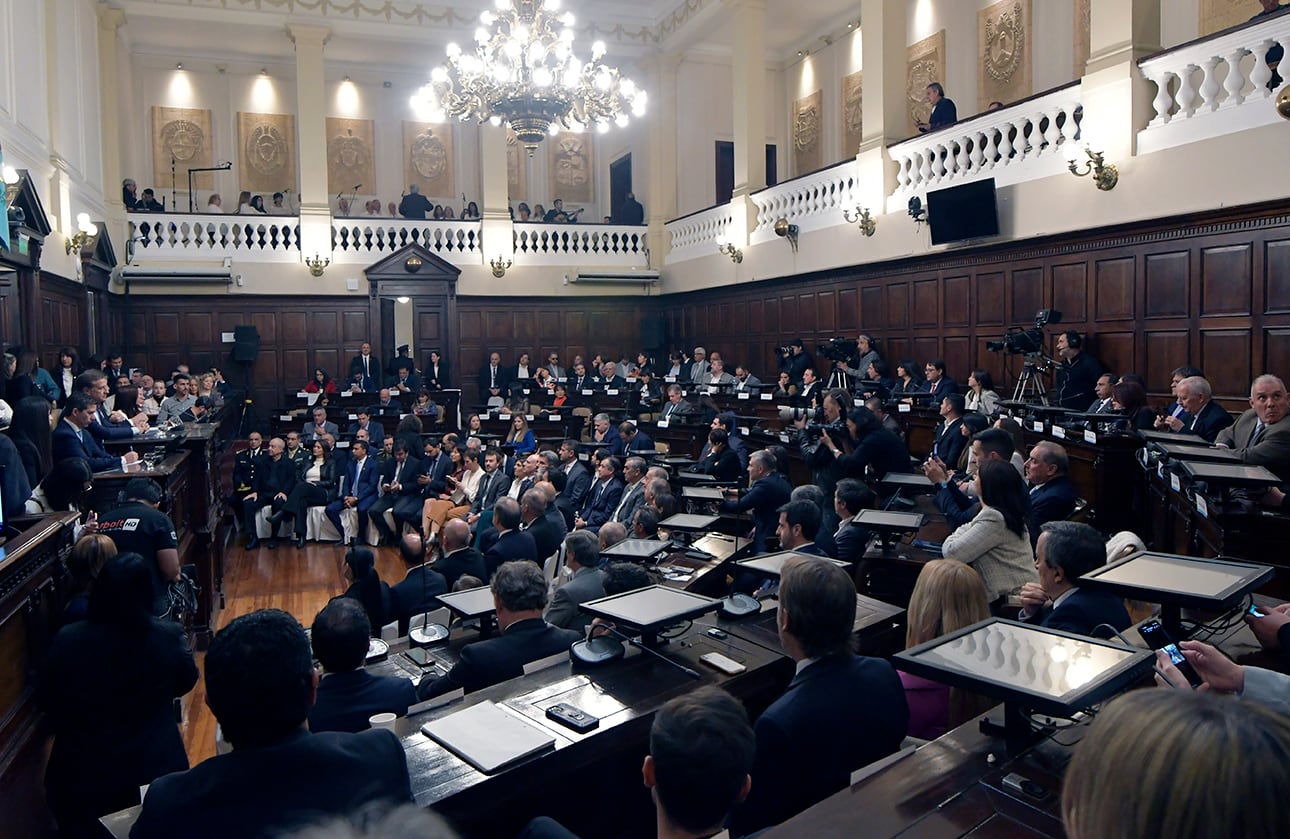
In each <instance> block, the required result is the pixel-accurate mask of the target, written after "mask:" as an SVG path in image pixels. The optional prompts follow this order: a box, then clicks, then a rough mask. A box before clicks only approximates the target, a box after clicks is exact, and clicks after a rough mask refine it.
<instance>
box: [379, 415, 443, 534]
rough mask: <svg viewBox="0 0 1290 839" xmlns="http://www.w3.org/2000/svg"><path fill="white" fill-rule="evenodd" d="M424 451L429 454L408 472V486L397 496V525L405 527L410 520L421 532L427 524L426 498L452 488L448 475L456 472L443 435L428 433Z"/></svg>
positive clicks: (433, 496) (395, 514) (395, 519)
mask: <svg viewBox="0 0 1290 839" xmlns="http://www.w3.org/2000/svg"><path fill="white" fill-rule="evenodd" d="M397 447H398V444H397V443H396V444H395V448H396V449H397ZM422 453H423V454H424V455H425V457H423V458H422V459H421V460H418V461H417V462H416V466H415V467H414V468H413V469H412V471H411V472H408V473H407V475H408V477H407V484H408V486H407V487H406V491H404V492H400V494H399V497H398V498H397V499H395V502H394V508H393V509H394V526H395V527H396V528H400V529H401V528H402V527H403V525H404V524H406V525H408V526H409V527H411V528H412V529H413V530H415V531H416V532H418V533H420V532H421V528H422V526H423V521H422V518H421V512H422V510H424V509H425V502H426V501H427V500H428V499H431V498H438V497H439V496H440V495H441V494H443V493H446V492H447V491H448V475H449V474H451V472H452V458H451V457H449V455H448V453H447V452H445V451H444V450H443V440H442V439H441V438H439V437H427V438H426V440H425V445H424V447H423V448H422Z"/></svg>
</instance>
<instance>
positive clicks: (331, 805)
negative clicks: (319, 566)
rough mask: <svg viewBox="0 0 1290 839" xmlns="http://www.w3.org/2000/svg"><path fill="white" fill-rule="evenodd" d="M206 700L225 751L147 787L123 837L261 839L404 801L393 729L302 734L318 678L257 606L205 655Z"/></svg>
mask: <svg viewBox="0 0 1290 839" xmlns="http://www.w3.org/2000/svg"><path fill="white" fill-rule="evenodd" d="M205 671H206V703H207V705H209V706H210V709H211V711H212V712H213V713H214V714H215V718H216V719H217V720H218V721H219V724H220V728H221V730H222V731H223V733H224V738H225V739H226V740H227V741H228V742H229V743H231V744H232V746H233V751H232V752H231V753H230V754H223V755H216V756H215V757H211V758H208V759H207V760H205V761H203V762H201V763H199V764H198V765H196V766H194V767H193V768H192V769H190V770H188V771H187V772H176V773H174V774H171V775H166V776H164V777H162V778H158V779H157V780H156V781H153V783H152V786H151V787H150V788H149V789H148V795H147V796H146V797H145V798H144V801H143V809H142V811H141V812H140V813H139V818H138V820H137V821H135V823H134V827H133V828H132V829H131V831H130V835H131V836H132V837H134V839H153V837H170V836H174V835H175V825H178V824H182V825H184V827H183V833H184V835H185V836H190V837H197V838H198V839H205V837H210V839H223V838H224V837H228V836H266V835H270V834H273V835H277V834H279V833H284V832H289V831H291V830H292V829H293V828H297V827H300V826H302V825H304V824H307V823H310V822H314V821H317V820H319V819H323V818H327V817H328V816H333V815H337V816H339V815H348V814H350V813H353V812H355V811H356V810H358V809H359V808H361V807H362V806H364V805H365V804H368V803H371V802H378V801H379V802H391V803H394V804H401V803H404V802H408V803H410V802H411V801H412V789H411V784H410V783H409V780H408V766H407V759H406V757H405V756H404V752H403V746H402V744H400V743H399V738H398V737H397V736H396V735H395V734H394V732H392V731H386V730H376V731H364V732H362V733H361V734H348V733H341V732H321V733H318V734H311V733H309V730H308V729H307V728H306V727H305V719H306V716H307V714H308V712H309V707H310V706H311V705H313V703H314V698H315V696H316V692H317V686H318V677H317V674H316V673H315V672H314V665H313V659H312V656H311V655H310V651H309V638H308V637H306V635H305V631H304V629H303V628H301V626H300V622H299V621H298V620H296V618H294V617H292V616H291V615H289V614H287V613H286V612H283V611H279V610H277V609H265V610H261V611H257V612H252V613H251V614H249V615H243V616H242V617H239V618H236V619H235V620H233V621H232V622H230V623H229V624H228V626H226V627H224V629H222V630H220V632H219V633H218V634H217V635H216V636H215V639H214V640H213V641H212V642H211V646H210V649H209V650H208V651H207V653H206V662H205Z"/></svg>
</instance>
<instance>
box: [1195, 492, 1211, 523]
mask: <svg viewBox="0 0 1290 839" xmlns="http://www.w3.org/2000/svg"><path fill="white" fill-rule="evenodd" d="M1196 512H1198V513H1200V514H1201V515H1202V516H1204V517H1205V518H1209V502H1208V501H1206V500H1205V496H1203V495H1201V494H1200V493H1197V494H1196Z"/></svg>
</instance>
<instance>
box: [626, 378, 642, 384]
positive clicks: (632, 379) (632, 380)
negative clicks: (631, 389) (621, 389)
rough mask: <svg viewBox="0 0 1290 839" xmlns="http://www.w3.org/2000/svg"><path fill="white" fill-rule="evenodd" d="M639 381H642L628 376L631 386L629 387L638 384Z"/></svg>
mask: <svg viewBox="0 0 1290 839" xmlns="http://www.w3.org/2000/svg"><path fill="white" fill-rule="evenodd" d="M638 381H640V380H639V379H637V378H636V377H635V376H628V377H627V384H629V385H634V384H636V382H638Z"/></svg>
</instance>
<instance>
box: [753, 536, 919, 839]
mask: <svg viewBox="0 0 1290 839" xmlns="http://www.w3.org/2000/svg"><path fill="white" fill-rule="evenodd" d="M855 615H856V591H855V584H854V583H853V582H852V581H851V578H850V577H849V576H847V573H846V572H845V571H843V570H842V569H841V568H839V567H837V566H836V565H833V564H832V563H829V562H826V561H824V560H822V559H816V558H805V557H802V558H799V557H794V558H791V559H789V561H788V562H786V563H784V568H783V571H782V574H781V577H780V585H779V611H778V623H779V637H780V641H781V643H782V644H783V646H784V651H785V652H786V653H788V655H789V656H791V657H792V659H793V660H794V661H795V662H796V663H797V674H796V676H794V678H793V681H792V682H790V683H789V686H788V689H787V690H786V691H785V692H784V695H783V696H781V697H780V698H779V699H777V700H776V701H775V702H774V704H772V705H771V706H770V707H769V708H767V709H766V711H765V713H763V714H762V715H761V717H760V718H758V720H757V725H756V726H755V729H754V730H755V731H756V734H757V757H756V760H755V761H754V763H753V770H752V777H753V786H752V791H751V793H750V794H749V795H748V798H747V800H745V801H744V803H743V804H742V805H741V806H740V807H739V808H738V809H736V810H735V812H734V814H733V816H732V817H731V820H730V833H731V835H734V836H744V835H747V834H748V833H751V832H753V831H756V830H760V829H761V828H764V827H768V826H770V825H774V824H779V823H780V822H782V821H784V820H785V819H787V818H789V817H790V816H793V815H795V814H796V813H799V812H801V811H802V810H805V809H806V808H807V807H810V806H811V805H812V804H814V803H816V802H817V801H820V800H823V799H824V798H827V797H828V796H830V795H832V794H833V793H834V792H837V791H838V790H840V789H843V788H844V787H846V786H847V785H848V784H849V783H850V779H851V773H852V772H853V771H854V770H856V769H858V768H860V767H861V766H864V765H866V764H868V763H872V762H873V761H875V760H878V759H879V758H883V757H886V756H887V755H889V754H891V753H893V752H895V751H896V749H897V748H899V747H900V742H901V741H902V740H904V739H905V731H906V728H907V727H908V724H909V708H908V707H907V706H906V704H905V694H904V691H903V689H902V688H901V684H900V679H899V678H898V677H897V675H896V671H895V670H894V669H893V668H892V666H891V665H890V664H889V663H887V662H885V661H883V660H881V659H877V658H868V657H862V656H857V655H855V654H854V653H852V652H851V643H852V641H851V636H852V631H853V627H854V625H855ZM839 697H847V701H846V702H839V701H838V698H839Z"/></svg>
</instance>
